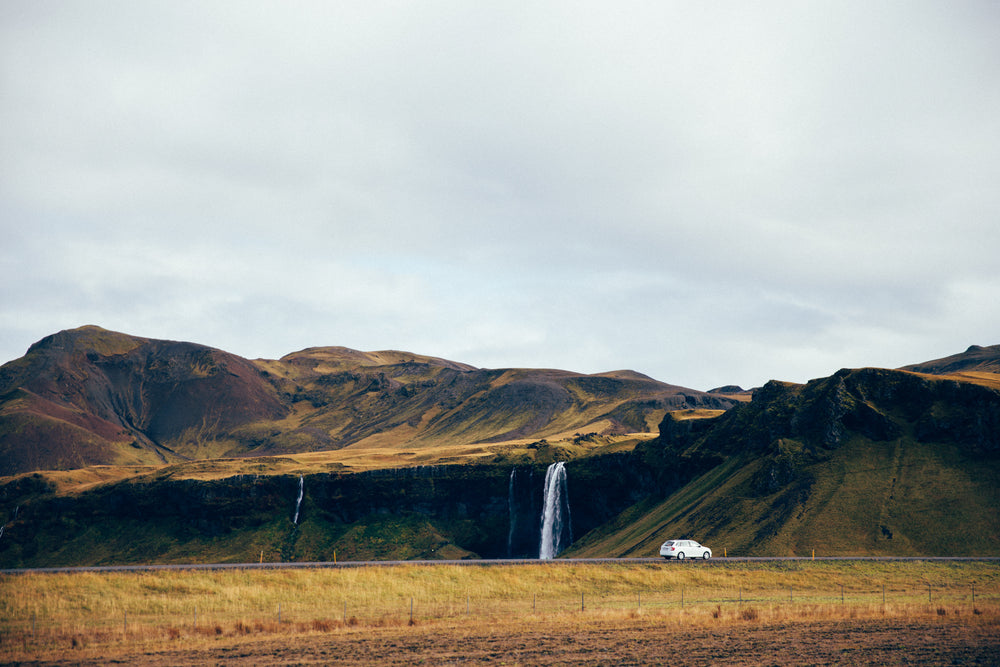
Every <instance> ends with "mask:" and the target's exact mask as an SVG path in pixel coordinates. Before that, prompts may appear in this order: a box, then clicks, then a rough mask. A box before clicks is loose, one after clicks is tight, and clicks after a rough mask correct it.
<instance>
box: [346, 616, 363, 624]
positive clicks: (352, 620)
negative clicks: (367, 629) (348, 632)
mask: <svg viewBox="0 0 1000 667" xmlns="http://www.w3.org/2000/svg"><path fill="white" fill-rule="evenodd" d="M359 622H360V621H358V619H357V617H356V616H351V617H350V618H349V619H347V624H348V625H350V626H355V625H357V624H358V623H359Z"/></svg>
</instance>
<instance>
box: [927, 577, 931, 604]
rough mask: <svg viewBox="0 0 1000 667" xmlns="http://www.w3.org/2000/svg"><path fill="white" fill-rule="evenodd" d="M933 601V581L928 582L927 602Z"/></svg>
mask: <svg viewBox="0 0 1000 667" xmlns="http://www.w3.org/2000/svg"><path fill="white" fill-rule="evenodd" d="M930 603H931V583H930V582H929V581H928V582H927V604H930Z"/></svg>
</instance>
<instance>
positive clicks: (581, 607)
mask: <svg viewBox="0 0 1000 667" xmlns="http://www.w3.org/2000/svg"><path fill="white" fill-rule="evenodd" d="M585 608H586V607H585V606H584V604H583V593H580V611H583V610H584V609H585Z"/></svg>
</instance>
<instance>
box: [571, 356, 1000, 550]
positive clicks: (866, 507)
mask: <svg viewBox="0 0 1000 667" xmlns="http://www.w3.org/2000/svg"><path fill="white" fill-rule="evenodd" d="M998 361H1000V346H994V347H991V348H979V347H975V346H974V347H972V348H970V349H969V350H968V351H967V352H965V353H963V354H961V355H955V356H952V357H948V358H946V359H943V360H940V361H935V362H928V363H926V364H917V365H915V366H911V367H907V368H913V369H921V370H922V371H923V372H919V373H918V372H915V371H913V370H886V369H873V368H867V369H844V370H841V371H839V372H838V373H836V374H834V375H833V376H831V377H828V378H822V379H818V380H814V381H811V382H809V383H807V384H805V385H797V384H791V383H782V382H770V383H768V384H767V385H766V386H765V387H763V388H762V389H761V390H758V391H757V392H756V393H755V394H754V399H753V401H752V402H751V403H749V404H745V405H740V406H738V407H736V408H734V409H732V410H730V411H728V412H726V413H725V414H723V415H722V416H720V417H717V418H714V419H705V420H700V421H697V422H694V421H687V422H681V421H678V420H677V419H676V418H674V417H673V416H672V415H667V416H666V417H665V418H664V420H663V423H662V424H661V426H660V436H659V437H658V438H656V439H655V440H652V441H648V442H646V443H643V444H641V445H640V446H639V450H641V451H642V453H643V455H644V457H645V458H646V460H647V462H648V464H649V465H650V466H651V467H655V468H656V469H658V470H661V471H665V474H664V482H663V486H664V488H666V489H667V490H668V492H667V493H664V494H662V495H659V496H658V495H655V494H652V495H650V496H649V497H647V498H645V499H644V500H643V501H641V502H640V503H638V504H636V505H634V506H632V507H630V508H629V509H628V510H626V511H625V512H623V513H622V514H621V515H620V516H618V517H617V518H616V519H614V520H612V521H610V522H608V523H607V524H605V525H604V526H602V527H600V528H598V529H597V530H595V531H593V532H591V533H590V534H588V535H587V536H586V537H585V538H584V539H583V540H580V541H578V542H577V543H576V544H575V545H574V546H573V548H572V549H571V550H570V553H571V554H572V555H576V556H586V555H596V554H601V555H608V554H614V555H621V556H629V555H650V554H653V553H655V551H656V548H657V546H658V544H659V542H660V541H662V540H663V539H666V538H669V537H682V536H693V537H696V538H697V539H699V540H701V541H703V542H706V543H709V544H711V545H713V546H714V547H716V549H717V550H718V551H720V552H728V553H729V554H740V555H808V554H810V553H812V552H813V550H815V553H817V554H822V555H852V554H867V555H909V556H919V555H928V554H948V555H995V554H996V553H997V552H998V550H1000V512H998V508H1000V375H998V374H997V373H996V372H995V369H996V368H997V362H998Z"/></svg>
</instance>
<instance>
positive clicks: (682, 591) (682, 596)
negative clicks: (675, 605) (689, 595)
mask: <svg viewBox="0 0 1000 667" xmlns="http://www.w3.org/2000/svg"><path fill="white" fill-rule="evenodd" d="M683 608H684V587H683V586H681V609H683Z"/></svg>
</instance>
